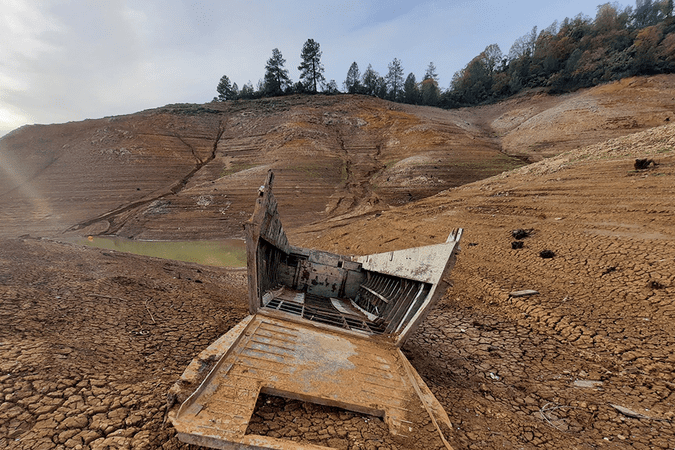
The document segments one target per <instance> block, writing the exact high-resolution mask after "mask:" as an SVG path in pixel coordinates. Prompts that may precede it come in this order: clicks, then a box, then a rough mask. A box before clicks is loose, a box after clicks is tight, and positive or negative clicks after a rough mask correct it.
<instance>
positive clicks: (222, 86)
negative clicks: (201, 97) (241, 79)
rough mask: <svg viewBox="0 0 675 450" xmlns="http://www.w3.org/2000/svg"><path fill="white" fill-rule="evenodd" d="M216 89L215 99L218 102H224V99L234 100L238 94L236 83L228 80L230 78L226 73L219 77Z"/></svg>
mask: <svg viewBox="0 0 675 450" xmlns="http://www.w3.org/2000/svg"><path fill="white" fill-rule="evenodd" d="M216 91H218V97H217V100H218V101H219V102H224V101H225V100H234V99H236V98H237V94H238V92H237V91H238V88H237V83H234V84H232V83H231V82H230V78H229V77H228V76H227V75H223V76H222V77H221V78H220V82H219V83H218V87H216Z"/></svg>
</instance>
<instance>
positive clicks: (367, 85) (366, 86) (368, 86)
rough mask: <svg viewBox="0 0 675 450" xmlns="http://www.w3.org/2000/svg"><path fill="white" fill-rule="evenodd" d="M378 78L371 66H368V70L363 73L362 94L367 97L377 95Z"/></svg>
mask: <svg viewBox="0 0 675 450" xmlns="http://www.w3.org/2000/svg"><path fill="white" fill-rule="evenodd" d="M378 78H380V74H378V73H377V72H376V71H375V70H374V69H373V66H372V64H368V68H367V69H366V71H365V72H363V83H362V85H363V93H364V94H367V95H377V80H378Z"/></svg>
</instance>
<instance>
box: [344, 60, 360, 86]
mask: <svg viewBox="0 0 675 450" xmlns="http://www.w3.org/2000/svg"><path fill="white" fill-rule="evenodd" d="M343 85H344V88H345V92H347V93H348V94H359V93H360V92H361V74H360V73H359V65H358V64H356V61H354V62H353V63H352V65H351V66H349V71H347V78H346V79H345V82H344V83H343Z"/></svg>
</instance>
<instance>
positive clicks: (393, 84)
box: [385, 58, 403, 101]
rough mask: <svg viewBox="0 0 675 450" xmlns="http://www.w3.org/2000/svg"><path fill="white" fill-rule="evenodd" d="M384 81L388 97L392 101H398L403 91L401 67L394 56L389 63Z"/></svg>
mask: <svg viewBox="0 0 675 450" xmlns="http://www.w3.org/2000/svg"><path fill="white" fill-rule="evenodd" d="M385 81H386V82H387V88H388V89H389V98H390V99H391V100H393V101H399V100H400V97H401V94H402V93H403V67H402V66H401V61H399V59H398V58H394V60H393V61H392V62H391V63H390V64H389V72H388V73H387V76H386V77H385Z"/></svg>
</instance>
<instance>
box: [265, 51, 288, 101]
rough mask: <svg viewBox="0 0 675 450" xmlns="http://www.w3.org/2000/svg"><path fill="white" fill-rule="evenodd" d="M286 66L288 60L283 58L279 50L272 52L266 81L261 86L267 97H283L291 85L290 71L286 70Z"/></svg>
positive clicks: (266, 68) (267, 66)
mask: <svg viewBox="0 0 675 450" xmlns="http://www.w3.org/2000/svg"><path fill="white" fill-rule="evenodd" d="M284 64H286V60H285V59H284V57H283V56H281V52H280V51H279V49H278V48H275V49H274V50H272V57H271V58H270V59H268V60H267V64H266V65H265V81H264V82H263V83H262V85H261V86H259V88H262V90H263V91H264V93H265V94H266V95H270V96H275V95H281V94H283V93H284V91H285V90H286V88H287V87H288V85H290V84H291V78H290V77H289V76H288V70H287V69H284Z"/></svg>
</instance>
